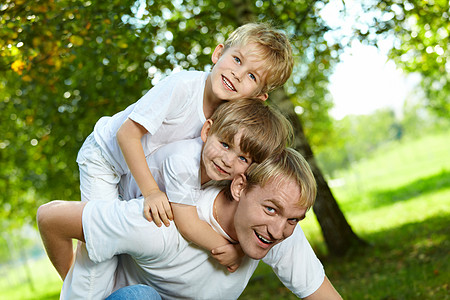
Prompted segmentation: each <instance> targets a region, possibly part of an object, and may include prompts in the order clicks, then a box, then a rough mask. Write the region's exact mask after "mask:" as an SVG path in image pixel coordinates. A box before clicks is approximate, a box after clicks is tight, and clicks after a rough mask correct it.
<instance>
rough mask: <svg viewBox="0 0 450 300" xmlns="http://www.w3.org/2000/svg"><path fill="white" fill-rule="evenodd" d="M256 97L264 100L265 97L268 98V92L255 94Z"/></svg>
mask: <svg viewBox="0 0 450 300" xmlns="http://www.w3.org/2000/svg"><path fill="white" fill-rule="evenodd" d="M256 98H258V99H261V100H262V101H266V100H267V98H269V94H267V93H264V94H260V95H259V96H257V97H256Z"/></svg>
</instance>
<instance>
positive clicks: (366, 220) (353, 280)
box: [241, 132, 450, 300]
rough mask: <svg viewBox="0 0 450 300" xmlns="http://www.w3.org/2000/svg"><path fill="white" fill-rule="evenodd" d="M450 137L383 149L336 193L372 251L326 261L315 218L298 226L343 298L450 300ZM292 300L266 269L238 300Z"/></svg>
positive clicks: (261, 269)
mask: <svg viewBox="0 0 450 300" xmlns="http://www.w3.org/2000/svg"><path fill="white" fill-rule="evenodd" d="M449 141H450V132H447V133H443V134H437V135H432V136H428V137H425V138H422V139H420V140H415V141H405V142H401V143H396V144H392V145H389V146H387V147H385V148H384V149H380V151H379V152H378V153H376V154H375V155H373V156H372V157H371V158H369V159H367V160H365V161H363V162H360V163H358V164H357V165H355V166H353V167H352V169H351V170H349V171H346V172H342V173H341V174H340V179H341V182H344V183H345V184H344V185H341V186H339V187H334V188H332V191H333V194H334V195H335V197H336V199H337V201H338V203H339V206H340V208H341V209H342V211H343V212H344V214H345V216H346V218H347V221H348V222H349V223H350V225H351V226H352V228H353V230H354V231H355V232H356V234H357V235H358V236H359V237H361V238H362V239H364V240H365V241H367V242H368V243H369V244H370V246H369V247H366V248H361V249H355V250H352V251H350V252H349V253H348V254H347V255H346V256H344V257H339V258H336V257H330V256H326V254H327V251H326V247H325V245H324V241H323V238H322V235H321V231H320V227H319V225H318V222H317V220H316V218H315V216H314V215H313V213H312V212H309V213H308V215H307V218H306V220H305V221H302V222H301V225H302V228H303V230H304V231H305V234H306V236H307V237H308V240H309V241H310V243H311V245H312V246H313V248H314V249H315V251H316V253H317V254H318V255H319V257H320V258H321V260H322V262H323V264H324V266H325V270H326V273H327V275H328V277H329V278H330V280H331V281H332V283H333V284H334V286H335V287H336V289H337V290H338V291H339V292H340V293H341V295H342V296H343V298H344V299H349V300H351V299H356V300H359V299H374V300H375V299H376V300H380V299H383V300H402V299H405V300H406V299H408V300H409V299H444V300H445V299H450V280H449V278H450V277H449V275H448V274H450V257H449V249H450V159H449V153H450V142H449ZM274 298H276V299H295V297H294V296H293V295H292V294H291V293H290V291H289V290H287V289H286V288H284V287H283V285H282V284H281V283H280V282H279V280H278V279H277V277H276V276H275V275H274V274H273V272H272V271H271V270H270V268H268V267H267V266H266V265H264V264H260V265H259V266H258V269H257V271H256V272H255V274H254V276H253V277H252V279H251V282H250V284H249V286H248V287H247V289H246V290H245V291H244V293H243V294H242V296H241V299H274Z"/></svg>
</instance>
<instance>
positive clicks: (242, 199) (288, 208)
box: [234, 178, 306, 259]
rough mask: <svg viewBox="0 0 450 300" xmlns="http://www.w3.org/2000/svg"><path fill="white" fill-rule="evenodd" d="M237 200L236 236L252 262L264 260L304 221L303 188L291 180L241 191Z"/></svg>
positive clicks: (272, 181) (273, 182) (281, 179)
mask: <svg viewBox="0 0 450 300" xmlns="http://www.w3.org/2000/svg"><path fill="white" fill-rule="evenodd" d="M238 198H239V199H238V201H239V203H238V207H237V209H236V213H235V215H234V226H235V230H236V236H237V239H238V241H239V244H240V245H241V248H242V250H243V251H244V253H245V254H246V255H248V256H249V257H250V258H253V259H262V258H263V257H264V256H265V255H266V254H267V252H268V251H269V250H270V249H271V248H272V247H273V246H275V245H276V244H278V243H280V242H282V241H283V240H285V239H286V238H288V237H289V236H291V235H292V233H293V232H294V229H295V227H296V226H297V223H298V222H299V221H300V220H302V219H304V218H305V214H306V208H303V207H301V206H300V205H299V204H298V199H299V198H300V188H299V186H298V184H297V183H296V182H295V181H294V180H292V179H290V180H289V179H287V180H286V179H284V178H278V179H275V180H270V181H269V182H268V183H267V184H266V185H265V186H264V187H260V186H255V187H253V188H252V189H251V190H250V191H242V193H241V194H240V196H239V197H238Z"/></svg>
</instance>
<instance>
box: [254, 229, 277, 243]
mask: <svg viewBox="0 0 450 300" xmlns="http://www.w3.org/2000/svg"><path fill="white" fill-rule="evenodd" d="M255 234H256V237H257V238H258V239H259V240H260V241H261V242H263V243H264V244H268V245H270V244H273V242H272V241H269V240H267V239H266V238H264V237H263V236H262V235H260V234H258V233H257V232H256V231H255Z"/></svg>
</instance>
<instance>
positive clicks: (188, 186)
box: [121, 137, 203, 205]
mask: <svg viewBox="0 0 450 300" xmlns="http://www.w3.org/2000/svg"><path fill="white" fill-rule="evenodd" d="M202 146H203V141H202V139H201V138H200V137H198V138H195V139H190V140H182V141H176V142H173V143H170V144H167V145H164V146H162V147H161V148H159V149H158V150H157V151H156V152H154V153H153V154H152V155H150V156H148V157H147V164H148V168H149V169H150V172H151V173H152V175H153V178H154V179H155V181H156V183H157V184H158V187H159V189H160V190H161V191H162V192H164V193H166V195H167V198H168V199H169V201H170V202H173V203H182V204H186V205H195V202H196V201H197V199H198V197H199V196H198V193H199V192H200V188H201V178H200V160H201V152H202ZM121 194H122V196H123V199H134V198H138V197H140V196H142V195H141V190H140V189H139V186H138V185H137V183H136V181H135V180H134V178H133V176H132V175H131V174H127V175H126V176H123V177H122V179H121Z"/></svg>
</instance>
